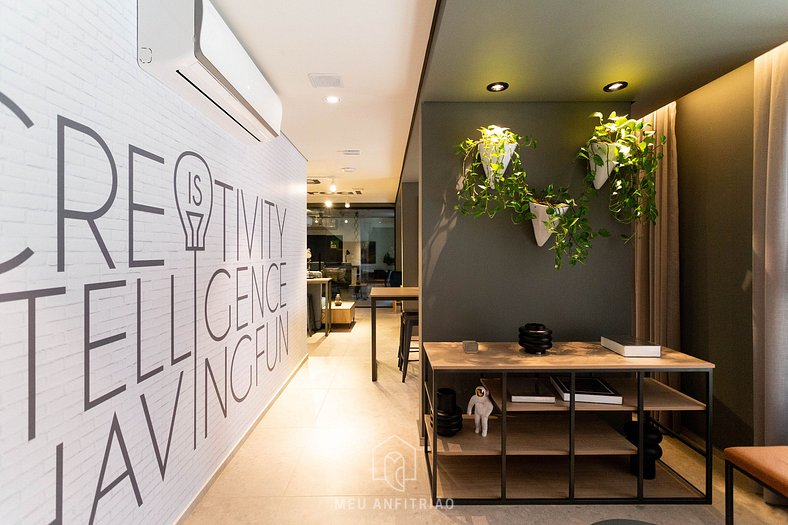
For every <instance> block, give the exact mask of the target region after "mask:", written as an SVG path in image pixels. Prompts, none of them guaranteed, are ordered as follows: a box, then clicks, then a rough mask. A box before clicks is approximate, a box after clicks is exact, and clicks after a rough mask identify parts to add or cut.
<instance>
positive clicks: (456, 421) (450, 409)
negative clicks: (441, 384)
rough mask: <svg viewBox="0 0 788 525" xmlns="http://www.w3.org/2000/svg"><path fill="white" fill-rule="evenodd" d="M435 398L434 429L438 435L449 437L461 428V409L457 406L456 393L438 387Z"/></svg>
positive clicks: (449, 389)
mask: <svg viewBox="0 0 788 525" xmlns="http://www.w3.org/2000/svg"><path fill="white" fill-rule="evenodd" d="M436 397H437V399H436V400H435V409H436V410H435V412H436V415H437V417H436V418H435V419H436V425H435V426H436V429H437V432H438V435H439V436H443V437H451V436H453V435H455V434H456V433H457V432H459V431H460V430H462V413H463V412H462V409H461V408H460V407H458V406H457V393H456V392H455V391H454V390H452V389H451V388H439V389H438V391H437V393H436Z"/></svg>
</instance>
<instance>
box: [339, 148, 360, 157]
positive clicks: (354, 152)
mask: <svg viewBox="0 0 788 525" xmlns="http://www.w3.org/2000/svg"><path fill="white" fill-rule="evenodd" d="M340 153H342V155H348V156H351V157H358V156H359V155H361V150H360V149H343V150H340Z"/></svg>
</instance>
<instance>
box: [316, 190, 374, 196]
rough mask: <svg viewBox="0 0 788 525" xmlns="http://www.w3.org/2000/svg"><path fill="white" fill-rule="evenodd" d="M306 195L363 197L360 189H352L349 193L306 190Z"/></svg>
mask: <svg viewBox="0 0 788 525" xmlns="http://www.w3.org/2000/svg"><path fill="white" fill-rule="evenodd" d="M306 194H307V195H347V196H358V195H363V193H362V191H361V190H360V189H353V190H351V191H334V192H331V191H319V190H307V192H306Z"/></svg>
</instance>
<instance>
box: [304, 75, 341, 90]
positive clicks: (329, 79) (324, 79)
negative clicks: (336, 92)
mask: <svg viewBox="0 0 788 525" xmlns="http://www.w3.org/2000/svg"><path fill="white" fill-rule="evenodd" d="M307 76H308V77H309V83H310V84H312V87H313V88H341V87H342V77H340V76H339V75H335V74H332V73H309V75H307Z"/></svg>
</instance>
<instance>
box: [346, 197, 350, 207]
mask: <svg viewBox="0 0 788 525" xmlns="http://www.w3.org/2000/svg"><path fill="white" fill-rule="evenodd" d="M345 208H350V201H349V200H347V199H345Z"/></svg>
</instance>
